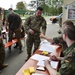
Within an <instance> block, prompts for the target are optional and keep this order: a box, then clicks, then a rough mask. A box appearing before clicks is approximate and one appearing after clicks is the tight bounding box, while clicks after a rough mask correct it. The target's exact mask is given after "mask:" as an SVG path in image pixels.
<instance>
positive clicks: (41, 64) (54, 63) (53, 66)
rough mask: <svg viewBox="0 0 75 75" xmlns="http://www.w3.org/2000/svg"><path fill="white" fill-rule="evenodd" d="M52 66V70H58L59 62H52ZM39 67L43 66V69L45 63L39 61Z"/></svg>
mask: <svg viewBox="0 0 75 75" xmlns="http://www.w3.org/2000/svg"><path fill="white" fill-rule="evenodd" d="M50 64H51V67H52V68H57V65H58V62H57V61H50ZM37 66H43V67H45V65H44V61H39V62H38V63H37Z"/></svg>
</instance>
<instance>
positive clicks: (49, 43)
mask: <svg viewBox="0 0 75 75" xmlns="http://www.w3.org/2000/svg"><path fill="white" fill-rule="evenodd" d="M42 44H47V45H51V42H48V41H47V40H43V41H41V43H40V45H42Z"/></svg>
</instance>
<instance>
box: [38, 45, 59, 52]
mask: <svg viewBox="0 0 75 75" xmlns="http://www.w3.org/2000/svg"><path fill="white" fill-rule="evenodd" d="M58 47H59V46H55V45H49V44H42V45H41V46H40V48H39V50H41V51H47V52H53V51H54V50H56V49H57V48H58Z"/></svg>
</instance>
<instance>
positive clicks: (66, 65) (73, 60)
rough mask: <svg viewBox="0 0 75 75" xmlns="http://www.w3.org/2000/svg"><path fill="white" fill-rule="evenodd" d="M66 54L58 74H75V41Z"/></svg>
mask: <svg viewBox="0 0 75 75" xmlns="http://www.w3.org/2000/svg"><path fill="white" fill-rule="evenodd" d="M64 55H65V57H64V58H65V59H64V60H62V61H61V67H60V69H59V72H58V73H57V75H75V43H74V44H72V45H71V46H70V47H69V48H67V49H66V50H65V51H64Z"/></svg>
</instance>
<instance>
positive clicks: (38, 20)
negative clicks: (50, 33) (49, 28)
mask: <svg viewBox="0 0 75 75" xmlns="http://www.w3.org/2000/svg"><path fill="white" fill-rule="evenodd" d="M42 11H43V9H42V7H38V8H37V10H36V13H35V15H33V16H30V17H28V18H27V19H26V21H25V30H26V33H27V35H28V37H27V40H26V45H27V53H28V57H27V59H29V57H30V56H31V50H32V46H33V43H34V51H33V53H34V52H35V51H36V50H37V49H38V47H39V44H40V37H39V35H40V34H45V32H46V25H47V24H46V20H45V19H44V18H43V17H42V16H41V14H42ZM40 29H41V30H40Z"/></svg>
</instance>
